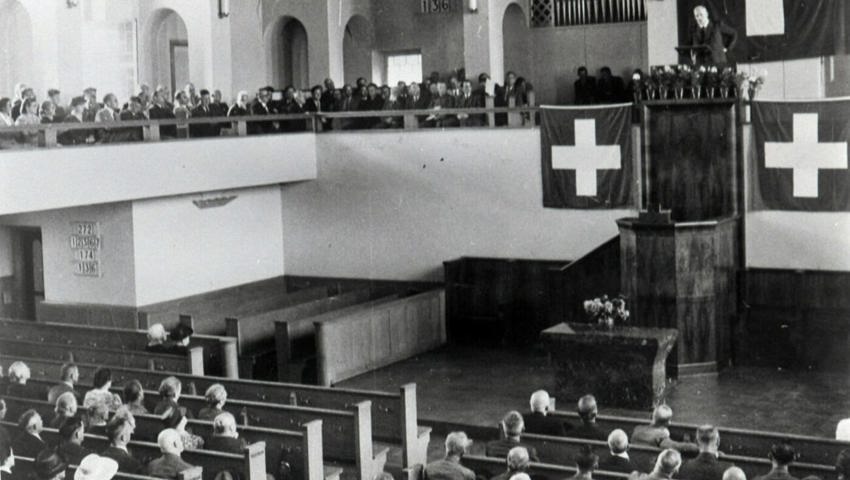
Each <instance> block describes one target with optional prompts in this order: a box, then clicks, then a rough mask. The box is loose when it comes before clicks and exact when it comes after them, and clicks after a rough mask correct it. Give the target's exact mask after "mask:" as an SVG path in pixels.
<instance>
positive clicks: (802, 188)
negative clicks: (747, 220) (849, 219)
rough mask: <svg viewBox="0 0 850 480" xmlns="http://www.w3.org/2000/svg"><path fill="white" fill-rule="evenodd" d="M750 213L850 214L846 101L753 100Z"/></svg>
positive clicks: (849, 138) (849, 114)
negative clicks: (772, 211)
mask: <svg viewBox="0 0 850 480" xmlns="http://www.w3.org/2000/svg"><path fill="white" fill-rule="evenodd" d="M752 120H753V137H754V145H753V149H754V152H755V158H754V161H753V162H752V168H751V171H752V175H753V179H752V182H751V185H752V195H751V198H752V202H753V209H754V210H804V211H820V212H847V211H850V169H848V164H847V159H848V157H850V99H840V100H821V101H805V102H753V106H752Z"/></svg>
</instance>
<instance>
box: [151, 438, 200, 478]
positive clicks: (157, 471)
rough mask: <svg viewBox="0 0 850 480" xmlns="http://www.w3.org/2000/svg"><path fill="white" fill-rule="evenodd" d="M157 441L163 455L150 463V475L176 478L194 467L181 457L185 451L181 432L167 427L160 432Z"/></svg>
mask: <svg viewBox="0 0 850 480" xmlns="http://www.w3.org/2000/svg"><path fill="white" fill-rule="evenodd" d="M156 443H158V444H159V449H160V451H162V456H161V457H159V458H156V459H154V460H151V461H150V463H148V468H147V470H148V475H150V476H151V477H159V478H173V479H175V480H176V479H177V477H178V475H179V474H180V472H183V471H186V470H188V469H190V468H193V467H192V465H189V464H188V463H186V462H184V461H183V459H182V458H180V454H181V453H183V440H182V439H181V438H180V432H178V431H177V430H175V429H173V428H166V429H165V430H163V431H161V432H159V436H157V437H156Z"/></svg>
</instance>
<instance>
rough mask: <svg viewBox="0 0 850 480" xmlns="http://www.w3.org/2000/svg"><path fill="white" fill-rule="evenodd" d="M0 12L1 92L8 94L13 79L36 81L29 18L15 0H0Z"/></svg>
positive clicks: (12, 84)
mask: <svg viewBox="0 0 850 480" xmlns="http://www.w3.org/2000/svg"><path fill="white" fill-rule="evenodd" d="M0 12H3V14H2V15H0V92H4V94H3V96H5V95H10V96H11V92H12V91H14V89H15V84H16V83H20V82H23V83H26V84H28V85H30V86H32V85H33V82H36V81H37V79H34V78H32V75H33V71H32V64H33V56H32V55H33V53H32V21H31V20H30V16H29V14H28V13H27V11H26V9H25V8H24V7H23V5H21V4H20V2H18V1H17V0H0ZM6 92H8V93H6Z"/></svg>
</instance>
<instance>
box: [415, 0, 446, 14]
mask: <svg viewBox="0 0 850 480" xmlns="http://www.w3.org/2000/svg"><path fill="white" fill-rule="evenodd" d="M452 2H453V0H419V13H426V14H427V13H449V12H451V11H452Z"/></svg>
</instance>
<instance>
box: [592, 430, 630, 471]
mask: <svg viewBox="0 0 850 480" xmlns="http://www.w3.org/2000/svg"><path fill="white" fill-rule="evenodd" d="M608 450H609V452H608V454H607V455H605V456H604V457H603V458H602V460H600V461H599V470H604V471H606V472H620V473H632V472H634V471H637V470H640V468H638V467H637V465H636V464H635V463H634V462H633V461H632V459H631V458H629V437H628V435H626V432H624V431H622V430H620V429H619V428H618V429H616V430H614V431H613V432H611V433H610V434H608Z"/></svg>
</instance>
